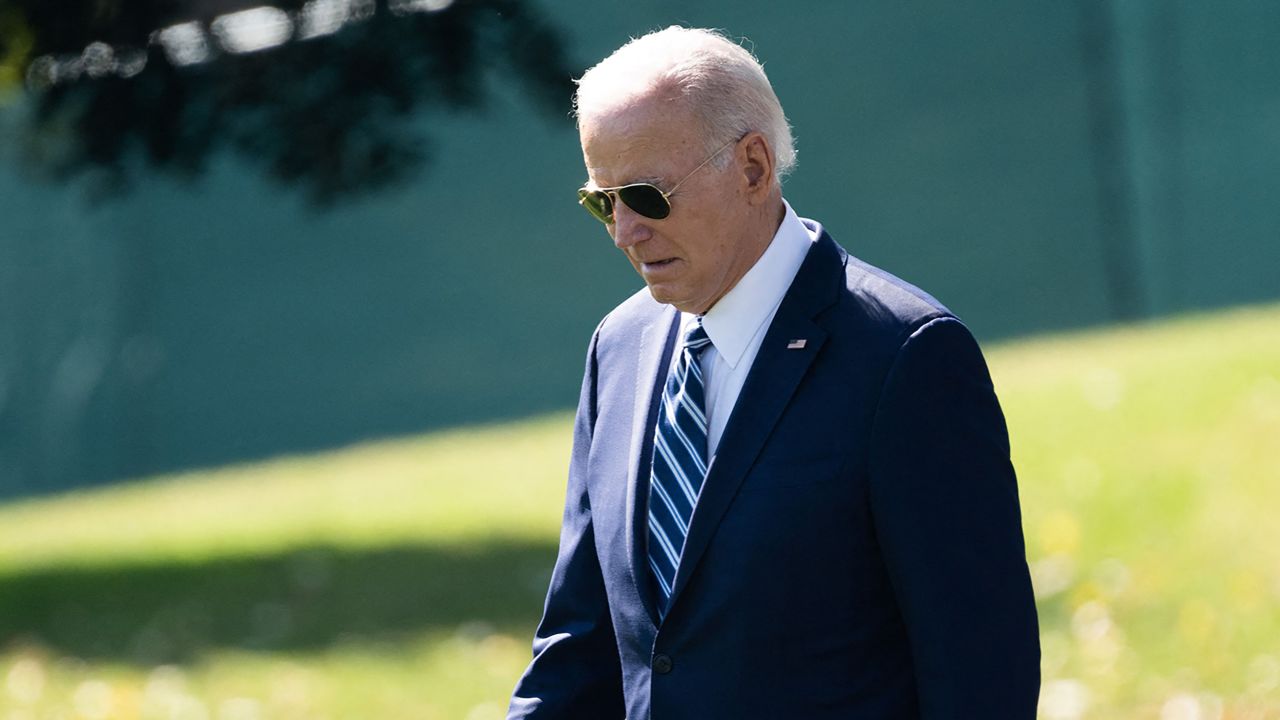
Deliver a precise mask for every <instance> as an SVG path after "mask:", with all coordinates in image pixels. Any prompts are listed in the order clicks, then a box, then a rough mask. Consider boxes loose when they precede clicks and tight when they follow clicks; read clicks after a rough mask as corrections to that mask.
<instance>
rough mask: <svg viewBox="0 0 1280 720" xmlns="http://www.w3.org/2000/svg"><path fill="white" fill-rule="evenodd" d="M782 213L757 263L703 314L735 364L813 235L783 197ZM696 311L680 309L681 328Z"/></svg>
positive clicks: (778, 297)
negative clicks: (779, 222) (780, 220)
mask: <svg viewBox="0 0 1280 720" xmlns="http://www.w3.org/2000/svg"><path fill="white" fill-rule="evenodd" d="M782 204H783V206H784V207H785V208H786V214H785V215H784V216H783V218H782V223H781V224H780V225H779V226H778V231H777V232H776V233H774V234H773V239H772V240H770V241H769V247H767V248H765V251H764V254H763V255H761V256H760V259H759V260H757V261H756V264H755V265H752V266H751V269H750V270H748V271H747V273H746V274H745V275H743V276H742V278H741V279H740V280H738V283H737V284H736V285H734V286H733V288H732V289H731V290H729V292H727V293H725V296H724V297H722V298H720V300H719V302H717V303H716V304H715V305H714V306H713V307H712V308H711V309H710V310H708V311H707V312H706V314H704V315H703V316H702V327H703V328H705V329H706V331H707V337H709V338H711V344H712V345H713V346H714V347H715V349H716V352H717V353H718V354H719V355H720V357H721V358H722V359H723V360H724V361H725V362H726V363H728V364H729V367H732V368H736V367H737V366H738V362H739V361H741V360H742V355H743V353H745V352H746V351H747V348H748V347H749V346H750V345H751V339H752V338H754V337H755V335H756V333H757V332H758V331H759V330H760V326H761V325H763V324H764V323H765V321H766V320H768V319H769V318H771V317H773V312H774V310H776V309H777V307H778V305H779V304H780V303H781V302H782V298H783V296H784V295H786V294H787V288H789V287H791V281H792V280H794V279H795V276H796V272H797V271H798V270H799V269H800V265H801V263H803V262H804V258H805V255H807V254H808V253H809V247H810V245H812V244H813V242H814V241H816V240H817V238H816V237H815V236H814V235H813V234H811V233H810V232H809V229H808V228H806V227H805V226H804V224H803V223H801V222H800V218H799V217H798V216H797V215H796V211H795V210H792V209H791V204H790V203H788V202H787V201H786V200H783V201H782ZM695 317H696V316H694V315H691V314H689V313H682V317H681V329H682V330H685V329H687V326H688V324H689V323H690V322H693V320H694V318H695Z"/></svg>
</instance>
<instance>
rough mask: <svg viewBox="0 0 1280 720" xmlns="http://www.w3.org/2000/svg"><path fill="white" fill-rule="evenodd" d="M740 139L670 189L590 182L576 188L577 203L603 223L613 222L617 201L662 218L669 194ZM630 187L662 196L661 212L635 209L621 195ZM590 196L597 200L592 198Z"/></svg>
mask: <svg viewBox="0 0 1280 720" xmlns="http://www.w3.org/2000/svg"><path fill="white" fill-rule="evenodd" d="M741 139H742V138H738V139H737V140H730V141H729V142H727V143H725V144H724V145H721V146H720V148H719V149H718V150H716V151H715V152H713V153H711V154H710V155H708V156H707V159H706V160H703V161H702V162H701V163H699V164H698V167H696V168H694V169H692V170H690V171H689V174H688V175H685V176H684V177H682V178H680V181H679V182H677V183H676V184H675V185H673V186H672V187H671V189H670V190H666V191H664V190H663V189H662V188H660V187H658V186H657V185H654V184H653V183H648V182H641V183H629V184H627V185H618V186H616V187H607V188H593V187H591V186H590V184H587V185H583V186H582V187H581V188H579V190H578V204H579V205H581V206H582V207H583V209H584V210H586V211H587V212H588V213H591V217H593V218H595V219H597V220H599V221H600V222H602V223H604V224H605V225H612V224H613V208H614V204H615V203H619V202H620V203H622V204H624V205H626V206H627V207H629V208H631V210H632V211H633V212H635V213H636V214H637V215H640V216H641V217H646V218H649V219H650V220H664V219H666V217H667V216H668V215H670V214H671V196H672V195H675V194H676V191H677V190H679V189H680V186H681V185H683V184H684V183H685V181H686V180H688V179H689V178H691V177H693V176H694V174H695V173H697V172H698V171H699V170H701V169H702V168H704V167H706V166H707V163H709V162H711V161H712V160H713V159H715V157H716V156H717V155H719V154H720V153H722V152H724V151H725V149H726V148H728V147H729V146H730V145H733V144H734V143H737V142H739V141H740V140H741ZM632 189H648V190H652V191H653V192H656V193H657V194H658V197H660V198H662V203H663V205H664V206H665V207H664V208H663V209H661V210H659V211H658V212H660V213H661V214H658V215H650V214H649V213H645V212H641V211H640V210H637V209H636V207H635V206H634V205H632V204H631V203H629V202H627V201H626V198H624V197H623V193H625V192H626V191H628V190H632ZM627 194H630V193H627ZM592 198H594V199H596V200H598V201H596V200H592ZM596 208H601V209H603V212H597V210H596Z"/></svg>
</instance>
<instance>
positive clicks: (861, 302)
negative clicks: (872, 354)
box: [811, 223, 960, 353]
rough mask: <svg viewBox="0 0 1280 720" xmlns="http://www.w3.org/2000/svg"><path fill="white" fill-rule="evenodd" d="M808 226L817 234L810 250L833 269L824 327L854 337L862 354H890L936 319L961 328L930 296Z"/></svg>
mask: <svg viewBox="0 0 1280 720" xmlns="http://www.w3.org/2000/svg"><path fill="white" fill-rule="evenodd" d="M811 227H813V228H814V229H816V230H817V231H818V233H819V239H818V241H817V242H816V243H815V244H814V248H813V250H812V251H811V252H812V253H813V254H818V255H825V261H824V262H822V263H821V264H823V265H827V266H828V267H833V268H837V269H836V270H835V272H834V275H835V277H832V278H831V279H830V280H827V282H828V283H830V286H831V287H832V290H833V292H832V293H831V294H832V296H833V297H832V298H831V300H832V302H831V304H830V305H829V306H828V307H827V309H826V310H825V311H824V312H823V313H822V315H823V321H824V322H823V324H824V325H826V326H827V327H828V329H829V330H831V331H832V332H834V333H837V334H845V335H852V336H854V337H856V338H857V341H858V343H859V344H861V345H862V346H863V349H864V351H872V350H883V351H885V352H889V353H893V352H895V351H896V350H897V349H898V348H899V347H901V346H902V345H903V344H904V343H905V342H906V340H907V339H908V338H910V337H911V336H912V335H913V334H915V333H916V332H917V331H919V330H920V329H921V328H924V327H926V326H929V325H931V324H936V323H935V321H938V320H947V321H950V322H953V323H956V324H960V323H959V320H958V318H957V317H956V316H955V314H954V313H952V312H951V310H950V309H948V308H947V307H946V306H945V305H943V304H942V303H941V302H939V301H938V299H937V298H935V297H934V296H933V295H931V294H929V293H927V292H925V291H924V290H922V289H920V288H919V287H917V286H916V285H914V284H912V283H910V282H907V281H906V280H903V279H902V278H900V277H898V276H896V275H894V274H893V273H890V272H888V271H887V270H884V269H882V268H879V267H876V266H874V265H872V264H870V263H868V262H865V261H863V260H861V259H859V258H857V257H855V256H854V255H852V254H850V253H849V252H848V251H847V250H845V249H844V248H843V247H841V246H840V245H839V244H837V243H836V242H835V240H834V239H832V238H831V236H830V235H829V234H827V232H826V231H825V230H823V229H822V227H821V226H820V225H818V224H817V223H813V224H812V225H811ZM828 272H830V271H828Z"/></svg>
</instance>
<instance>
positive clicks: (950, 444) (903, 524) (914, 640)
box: [869, 317, 1040, 720]
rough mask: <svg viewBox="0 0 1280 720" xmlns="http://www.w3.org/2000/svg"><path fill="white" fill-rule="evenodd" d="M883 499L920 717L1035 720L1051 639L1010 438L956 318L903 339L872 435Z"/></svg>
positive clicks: (883, 534)
mask: <svg viewBox="0 0 1280 720" xmlns="http://www.w3.org/2000/svg"><path fill="white" fill-rule="evenodd" d="M871 448H872V451H871V452H872V455H871V458H872V460H871V463H870V468H869V469H870V473H871V500H872V507H873V513H874V518H875V528H876V534H877V538H878V540H879V541H880V544H881V548H882V552H883V555H884V558H885V562H886V566H887V569H888V572H889V575H890V579H891V582H892V584H893V588H894V592H895V594H896V596H897V599H898V604H899V607H900V608H901V611H902V615H903V621H904V622H905V624H906V627H907V633H908V635H909V638H910V643H911V652H912V660H913V663H914V666H915V671H916V680H917V683H918V693H919V700H920V711H921V717H922V718H925V719H927V720H941V719H943V718H957V719H959V718H1008V719H1010V720H1019V719H1022V718H1026V720H1033V719H1034V718H1035V716H1036V703H1037V698H1038V695H1039V688H1040V645H1039V631H1038V626H1037V620H1036V609H1035V601H1034V598H1033V595H1032V591H1031V579H1030V576H1029V573H1028V571H1027V562H1026V551H1025V548H1024V544H1023V536H1022V523H1021V514H1020V511H1019V506H1018V489H1017V481H1016V478H1015V476H1014V470H1013V465H1012V463H1011V462H1010V460H1009V439H1008V431H1007V429H1006V427H1005V422H1004V416H1003V414H1002V413H1001V411H1000V405H999V403H998V401H997V400H996V396H995V391H994V389H993V387H992V384H991V379H990V376H989V374H988V371H987V367H986V363H985V362H984V360H983V358H982V353H981V351H980V350H979V349H978V345H977V343H976V342H975V341H974V339H973V337H972V335H970V333H969V331H968V329H967V328H966V327H965V326H964V325H963V324H962V323H961V322H960V321H959V320H957V319H955V318H953V317H942V318H936V319H933V320H930V321H929V322H927V323H925V324H924V325H922V326H921V327H919V328H918V329H917V330H916V331H915V332H914V333H912V334H911V335H910V337H908V339H907V340H906V341H905V342H904V343H903V344H902V346H901V348H900V349H899V351H898V356H897V358H896V360H895V361H894V364H893V367H892V369H891V370H890V371H889V374H888V376H887V378H886V381H885V386H884V388H883V390H882V394H881V398H880V402H879V405H878V407H877V410H876V419H875V424H874V430H873V437H872V444H871Z"/></svg>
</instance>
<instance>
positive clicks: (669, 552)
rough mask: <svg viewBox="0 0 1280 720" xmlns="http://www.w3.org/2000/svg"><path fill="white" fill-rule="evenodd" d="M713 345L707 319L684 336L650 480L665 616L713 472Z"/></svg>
mask: <svg viewBox="0 0 1280 720" xmlns="http://www.w3.org/2000/svg"><path fill="white" fill-rule="evenodd" d="M710 346H711V338H708V337H707V331H706V330H703V329H702V318H698V319H697V321H696V322H695V324H694V325H693V327H691V328H689V330H688V332H686V333H685V336H684V344H683V346H682V348H681V351H680V359H679V360H678V361H676V366H675V368H673V369H672V371H671V374H670V375H669V376H668V377H667V385H666V387H665V389H664V390H663V391H662V407H661V411H660V412H659V413H658V427H657V430H656V431H655V433H654V438H653V475H652V477H651V479H650V482H649V567H650V568H652V570H653V577H654V580H655V581H656V584H657V586H658V593H659V594H660V596H661V597H660V602H659V603H658V607H659V609H660V612H661V614H662V615H664V616H665V615H666V613H667V605H668V603H669V602H670V601H671V589H672V586H673V585H674V584H675V580H676V569H677V568H679V567H680V553H681V552H682V551H683V550H684V539H685V536H686V535H688V534H689V520H690V518H692V517H693V506H694V504H695V503H696V502H697V500H698V491H699V490H701V489H702V480H703V478H704V477H706V474H707V416H706V412H705V410H704V407H705V406H706V402H705V398H704V390H703V384H702V368H701V367H700V366H699V363H698V356H699V355H700V354H701V353H702V351H703V350H705V349H706V348H708V347H710Z"/></svg>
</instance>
